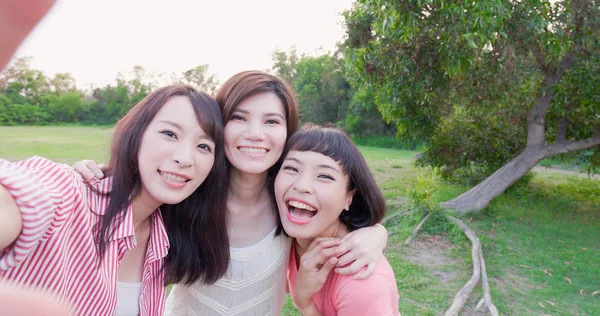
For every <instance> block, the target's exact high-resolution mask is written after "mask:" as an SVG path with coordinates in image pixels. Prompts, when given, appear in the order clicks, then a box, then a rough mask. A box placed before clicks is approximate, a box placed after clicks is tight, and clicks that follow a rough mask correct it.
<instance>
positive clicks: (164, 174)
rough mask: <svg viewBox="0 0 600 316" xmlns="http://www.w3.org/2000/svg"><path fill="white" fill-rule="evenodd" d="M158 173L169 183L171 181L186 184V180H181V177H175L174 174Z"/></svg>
mask: <svg viewBox="0 0 600 316" xmlns="http://www.w3.org/2000/svg"><path fill="white" fill-rule="evenodd" d="M158 173H160V175H161V176H162V177H163V178H165V179H167V180H169V181H173V182H181V183H184V182H186V181H187V179H186V178H182V177H180V176H176V175H174V174H170V173H166V172H162V171H159V172H158Z"/></svg>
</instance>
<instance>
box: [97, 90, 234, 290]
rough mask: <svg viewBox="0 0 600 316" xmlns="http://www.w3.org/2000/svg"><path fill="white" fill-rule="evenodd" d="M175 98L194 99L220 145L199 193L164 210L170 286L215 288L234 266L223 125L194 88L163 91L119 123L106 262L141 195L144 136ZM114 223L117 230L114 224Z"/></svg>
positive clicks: (102, 239) (102, 245) (101, 243)
mask: <svg viewBox="0 0 600 316" xmlns="http://www.w3.org/2000/svg"><path fill="white" fill-rule="evenodd" d="M174 96H186V97H188V98H189V100H190V102H191V104H192V107H193V108H194V112H195V113H196V117H197V119H198V123H199V124H200V126H201V127H202V129H203V130H204V132H206V134H207V135H209V136H210V137H211V138H212V140H213V141H214V142H215V145H216V146H215V151H214V153H215V159H214V165H213V167H212V169H211V171H210V173H209V174H208V176H207V178H206V179H205V180H204V182H203V183H202V184H201V185H200V186H199V187H198V189H196V191H194V193H192V194H191V195H190V196H189V197H187V198H186V199H185V200H183V201H182V202H180V203H178V204H175V205H167V204H163V205H162V206H161V207H160V210H161V215H162V217H163V219H164V222H165V226H166V230H167V234H168V236H169V243H170V247H169V253H168V255H167V257H166V258H165V284H170V283H176V282H182V281H183V282H185V283H187V284H191V283H192V282H194V281H196V280H199V279H202V280H203V281H204V282H206V283H214V282H215V281H216V280H218V279H219V278H220V277H221V276H222V275H223V274H224V273H225V272H226V271H227V268H228V264H229V240H228V236H227V211H226V205H227V203H226V199H227V196H226V189H225V188H226V186H227V167H226V164H225V156H224V152H223V121H222V119H221V111H220V110H219V106H218V104H217V103H216V102H215V100H214V99H213V98H211V97H210V96H208V95H207V94H206V93H203V92H199V91H197V90H195V89H194V88H192V87H191V86H187V85H171V86H167V87H163V88H160V89H158V90H156V91H154V92H153V93H151V94H150V95H148V96H147V97H146V98H144V99H143V100H142V101H140V102H139V103H138V104H136V105H135V106H134V107H133V108H132V109H131V110H130V111H129V112H128V113H127V114H126V115H125V116H124V117H123V118H121V119H120V120H119V122H117V124H116V126H115V131H114V139H113V143H112V147H111V157H110V162H109V172H108V175H110V176H111V177H112V189H111V191H110V202H109V204H108V207H107V210H106V212H105V214H104V216H103V218H102V221H101V222H100V223H99V229H98V231H97V235H96V237H97V240H98V252H99V254H100V258H102V257H103V256H104V253H105V251H106V240H107V239H108V238H109V236H111V235H112V234H113V233H114V230H115V228H116V227H118V225H119V224H120V223H122V222H123V220H124V215H125V211H126V210H127V207H128V206H129V203H130V201H131V200H134V199H135V198H136V197H137V196H139V195H140V192H141V189H142V182H141V178H140V173H139V164H138V153H139V149H140V144H141V140H142V136H143V135H144V132H145V131H146V128H147V127H148V125H149V124H150V122H151V121H152V119H154V117H155V116H156V113H158V111H159V110H160V109H161V108H162V106H163V105H164V104H165V103H166V102H167V101H168V100H169V99H170V98H171V97H174ZM113 222H116V223H117V225H112V223H113ZM111 227H112V229H111Z"/></svg>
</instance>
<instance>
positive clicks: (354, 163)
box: [279, 124, 386, 231]
mask: <svg viewBox="0 0 600 316" xmlns="http://www.w3.org/2000/svg"><path fill="white" fill-rule="evenodd" d="M290 151H302V152H305V151H312V152H316V153H320V154H323V155H325V156H327V157H330V158H331V159H333V160H335V161H336V162H337V163H339V164H340V166H341V167H342V171H343V172H344V173H345V174H346V175H348V176H349V178H350V182H349V188H348V190H353V189H356V192H355V193H354V197H353V198H352V203H351V204H350V208H349V209H348V211H344V212H342V213H341V214H340V217H339V219H340V221H341V222H342V223H343V224H344V225H346V226H347V227H348V229H349V230H350V231H353V230H356V229H359V228H363V227H368V226H373V225H375V224H377V223H379V222H381V220H382V219H383V217H384V216H385V213H386V205H385V199H384V198H383V194H381V190H380V189H379V186H378V185H377V183H376V182H375V179H374V178H373V175H372V174H371V171H370V170H369V167H368V166H367V162H366V161H365V158H364V157H363V155H362V154H361V153H360V151H359V150H358V148H357V147H356V145H355V144H354V143H353V142H352V140H351V139H350V137H348V135H347V134H346V133H345V132H343V131H342V130H340V129H337V128H334V127H321V126H317V125H314V124H305V125H303V126H302V127H301V128H300V129H299V130H298V131H297V132H296V133H295V134H293V135H292V136H291V137H290V139H289V140H288V142H287V145H286V149H285V151H284V153H283V156H284V157H285V156H287V154H288V153H289V152H290ZM279 225H280V226H281V221H279Z"/></svg>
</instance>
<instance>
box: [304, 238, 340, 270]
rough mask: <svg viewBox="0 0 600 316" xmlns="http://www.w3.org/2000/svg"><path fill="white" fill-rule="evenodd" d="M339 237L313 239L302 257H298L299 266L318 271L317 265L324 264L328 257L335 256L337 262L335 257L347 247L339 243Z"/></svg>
mask: <svg viewBox="0 0 600 316" xmlns="http://www.w3.org/2000/svg"><path fill="white" fill-rule="evenodd" d="M340 243H341V241H340V240H339V239H333V238H327V239H320V240H315V241H313V243H312V244H311V246H310V247H309V249H310V250H308V251H307V252H306V253H304V255H302V258H300V268H301V269H304V270H306V271H313V272H316V271H318V269H317V267H318V266H319V265H321V264H324V263H325V261H327V260H328V259H330V258H332V257H335V261H336V263H337V257H338V256H340V255H342V254H344V253H345V252H346V251H347V249H346V248H345V247H344V246H343V245H340Z"/></svg>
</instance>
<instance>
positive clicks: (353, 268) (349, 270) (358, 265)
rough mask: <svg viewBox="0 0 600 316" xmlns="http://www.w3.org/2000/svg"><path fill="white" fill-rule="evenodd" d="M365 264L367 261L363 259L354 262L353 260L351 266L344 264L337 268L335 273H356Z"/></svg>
mask: <svg viewBox="0 0 600 316" xmlns="http://www.w3.org/2000/svg"><path fill="white" fill-rule="evenodd" d="M339 266H341V265H340V264H339V261H338V267H339ZM364 266H366V263H365V262H364V261H363V260H361V259H358V260H355V261H354V262H352V264H351V265H349V266H342V267H341V268H337V269H335V273H339V274H356V272H358V271H360V269H362V268H363V267H364Z"/></svg>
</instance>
